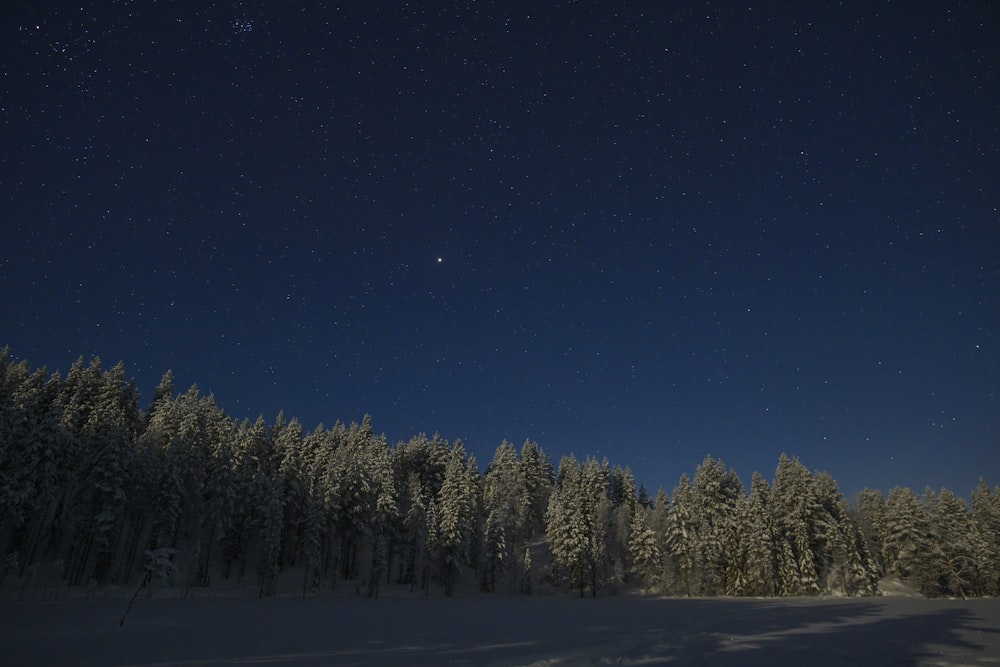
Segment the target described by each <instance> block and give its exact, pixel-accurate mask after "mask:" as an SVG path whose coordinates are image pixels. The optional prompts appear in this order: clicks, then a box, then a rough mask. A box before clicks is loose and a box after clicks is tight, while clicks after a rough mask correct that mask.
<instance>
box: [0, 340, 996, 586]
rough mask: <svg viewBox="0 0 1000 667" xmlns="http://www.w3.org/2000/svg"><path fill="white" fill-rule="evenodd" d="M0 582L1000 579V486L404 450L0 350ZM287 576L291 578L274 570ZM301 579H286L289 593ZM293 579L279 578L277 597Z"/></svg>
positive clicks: (115, 372)
mask: <svg viewBox="0 0 1000 667" xmlns="http://www.w3.org/2000/svg"><path fill="white" fill-rule="evenodd" d="M0 549H2V551H0V556H2V557H3V558H4V560H3V563H2V565H0V583H4V580H7V583H10V582H11V581H13V582H15V584H16V585H20V586H22V587H24V588H27V587H28V586H30V585H32V584H34V585H35V586H38V585H39V583H40V582H47V583H48V584H55V583H60V584H62V585H69V586H83V585H89V586H108V585H121V586H125V585H132V584H134V582H137V581H140V580H141V579H142V577H143V576H144V574H146V573H148V571H149V564H148V560H149V559H150V558H154V557H155V558H162V557H163V554H165V553H166V554H170V558H171V560H172V568H171V569H172V571H174V572H176V578H177V579H179V581H175V582H174V583H175V584H178V585H183V586H210V585H212V584H213V582H215V583H218V582H220V581H231V582H241V583H252V584H253V585H254V586H255V587H256V590H257V592H258V594H259V595H260V596H261V597H267V596H273V595H276V594H278V593H282V594H289V593H292V592H295V593H296V594H301V595H311V594H318V593H321V592H323V591H325V590H330V589H333V588H336V587H337V586H343V585H350V586H353V587H354V588H355V589H356V590H357V591H358V592H363V593H366V594H368V595H370V596H376V597H377V596H378V595H379V591H380V588H381V587H382V586H383V585H389V584H392V585H395V586H407V585H408V586H409V588H410V590H412V591H418V590H419V591H423V592H426V593H428V594H429V593H430V592H431V591H432V590H435V591H442V592H443V593H444V594H445V595H451V594H452V592H453V590H454V587H455V585H456V583H457V582H458V581H463V582H469V581H470V578H474V583H475V585H476V586H477V587H478V588H479V589H481V590H483V591H486V592H503V593H520V594H531V593H532V592H534V591H538V590H542V589H545V590H564V591H573V592H575V593H578V594H579V595H581V596H582V595H594V596H596V595H599V594H600V595H603V594H611V593H614V592H615V591H617V590H619V589H623V588H625V587H630V588H641V589H643V590H646V591H649V592H652V593H657V594H666V595H687V596H715V595H732V596H791V595H796V596H798V595H820V594H839V595H873V594H877V593H878V587H879V581H880V580H881V579H882V578H883V577H885V576H886V575H893V576H895V577H898V578H899V579H901V580H902V581H905V582H908V583H909V584H910V585H911V586H913V587H915V588H917V589H918V590H919V591H921V592H922V593H924V594H926V595H932V596H933V595H955V596H957V595H961V596H982V595H997V594H998V593H1000V487H998V488H994V489H992V490H991V489H990V488H989V487H988V486H987V485H986V483H985V482H984V481H982V480H980V483H979V486H978V487H977V488H976V489H975V490H974V491H973V494H972V505H971V507H970V506H969V504H968V503H967V502H966V501H965V500H964V499H962V498H959V497H957V496H955V495H954V494H953V493H951V492H950V491H948V490H947V489H942V490H941V491H940V492H934V491H931V490H930V489H928V490H927V491H925V493H924V494H923V495H922V496H918V495H917V494H915V493H914V492H913V491H911V490H910V489H907V488H900V487H897V488H894V489H892V490H891V491H890V492H889V494H888V496H884V495H883V494H882V493H880V492H879V491H873V490H870V489H865V490H864V491H863V492H862V493H861V494H860V495H859V496H858V498H857V500H856V502H854V503H852V502H849V501H848V500H847V499H846V498H845V497H844V496H843V494H842V493H841V492H840V490H839V489H838V486H837V483H836V481H835V480H834V479H833V478H832V477H831V476H830V475H829V474H827V473H825V472H811V471H809V470H808V469H807V468H806V467H805V466H804V465H803V464H802V463H801V462H799V460H798V459H796V458H789V457H787V456H785V455H782V456H781V458H780V459H779V461H778V464H777V468H776V470H775V474H774V478H773V480H772V481H771V482H768V481H767V480H766V479H765V478H764V477H763V476H762V475H760V474H759V473H755V474H754V476H753V479H752V482H751V486H750V489H749V491H748V490H747V489H746V488H745V487H744V485H743V483H742V482H741V480H740V478H739V476H738V475H737V474H736V473H735V471H733V470H732V469H730V468H727V467H726V465H725V464H724V463H723V462H722V461H721V460H717V459H713V458H712V457H707V458H706V459H705V460H704V461H703V462H702V463H701V465H699V466H698V468H697V470H696V471H695V474H694V476H693V477H689V476H688V475H686V474H685V475H682V476H681V478H680V480H679V481H678V483H677V485H676V486H675V487H674V488H673V490H672V492H671V493H669V494H668V493H667V492H666V491H665V490H664V489H663V488H660V489H659V490H658V492H657V493H656V495H655V497H652V498H651V497H650V496H649V494H648V493H647V491H646V489H645V488H644V487H642V486H638V487H637V485H636V480H635V477H634V476H633V474H632V472H631V471H630V470H629V469H628V468H627V467H624V468H623V467H621V466H618V465H611V464H610V463H609V462H608V461H607V459H604V460H602V461H598V460H596V459H594V458H586V459H584V460H579V459H577V458H576V457H574V456H572V455H570V456H565V457H563V458H562V459H561V460H560V461H559V463H558V465H557V466H554V465H553V464H552V462H551V460H550V459H549V457H548V456H547V455H546V454H545V452H544V451H543V450H542V449H541V448H540V447H539V446H538V444H537V443H534V442H532V441H530V440H529V441H526V442H525V443H524V444H523V445H522V446H521V447H520V448H516V447H515V446H514V445H512V444H510V443H508V442H503V443H501V444H500V445H499V446H498V447H497V449H496V451H495V453H494V454H493V458H492V460H491V461H489V463H488V464H487V465H486V467H485V470H481V469H480V466H479V462H478V461H477V460H476V458H475V456H474V455H472V454H470V453H468V452H466V450H465V448H464V446H463V444H462V443H461V442H460V441H455V442H452V443H449V442H447V441H446V440H444V439H442V438H441V437H439V436H437V435H435V436H433V437H427V436H425V435H417V436H415V437H413V438H411V439H410V440H409V441H406V442H398V443H395V444H392V445H390V443H388V442H387V441H386V438H385V436H384V435H379V434H377V433H376V432H375V431H374V430H373V427H372V424H371V420H370V419H369V418H367V417H366V418H365V419H364V420H363V421H362V422H361V423H360V424H357V423H354V424H350V425H344V424H342V423H340V422H338V423H336V424H334V425H333V426H332V427H325V426H323V425H320V426H318V427H316V428H315V429H313V430H312V431H309V432H307V431H305V430H304V429H303V428H302V426H301V424H300V423H299V422H298V421H297V420H296V419H294V418H292V419H286V418H285V417H284V416H283V415H282V414H279V415H278V417H277V418H276V419H275V421H274V422H273V423H268V422H266V421H265V420H264V419H263V418H262V417H260V418H258V419H257V420H255V421H249V420H244V421H238V420H235V419H232V418H230V417H229V416H227V415H226V414H225V412H224V411H223V410H222V409H221V408H220V407H219V406H218V405H216V404H215V401H214V399H213V397H212V396H210V395H208V396H206V395H202V394H201V393H200V392H199V390H198V388H197V387H196V386H193V387H191V388H190V389H188V390H186V391H184V392H182V393H178V392H175V388H174V386H173V378H172V375H171V373H169V372H168V373H166V374H165V375H164V376H163V379H162V380H161V382H160V384H159V386H158V387H157V388H156V390H155V392H154V394H153V396H152V400H151V401H150V403H149V405H148V407H146V408H145V409H143V408H142V407H140V397H139V392H138V391H137V389H136V387H135V384H134V382H133V381H130V380H128V379H127V378H126V374H125V369H124V366H123V364H121V363H119V364H117V365H116V366H114V367H112V368H110V369H106V370H105V369H104V368H102V365H101V362H100V360H99V359H97V358H95V359H93V360H91V361H90V362H89V363H88V362H85V361H84V359H83V358H80V359H78V360H77V361H76V362H75V363H74V364H73V365H72V366H71V367H70V369H69V371H68V372H67V373H66V375H65V377H62V376H61V375H59V374H50V373H49V372H48V371H47V370H46V369H45V368H38V369H32V368H31V367H30V366H29V365H28V363H27V362H26V361H16V360H14V359H13V358H12V357H11V354H10V351H9V349H6V348H5V349H3V350H2V351H0ZM279 575H280V576H279ZM289 581H294V582H295V583H294V591H291V590H288V587H289V585H290V584H289V583H288V582H289ZM279 586H281V587H283V588H282V589H281V590H279Z"/></svg>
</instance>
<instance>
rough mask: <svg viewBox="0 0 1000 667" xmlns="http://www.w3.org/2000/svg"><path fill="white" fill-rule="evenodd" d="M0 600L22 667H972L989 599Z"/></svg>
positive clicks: (2, 650)
mask: <svg viewBox="0 0 1000 667" xmlns="http://www.w3.org/2000/svg"><path fill="white" fill-rule="evenodd" d="M126 603H127V600H125V599H122V598H117V597H116V598H113V599H95V600H76V601H61V602H2V603H0V663H2V664H4V665H10V666H15V665H16V666H27V665H102V666H104V665H134V666H139V665H141V666H143V667H152V666H154V665H155V666H161V665H182V666H195V665H197V666H199V667H201V666H205V665H365V666H368V665H449V664H453V665H462V664H468V665H532V666H536V667H542V666H555V665H559V666H562V665H605V664H609V665H610V664H623V665H660V664H667V665H734V666H735V665H740V666H745V665H762V666H763V665H768V666H770V665H781V664H785V665H814V666H815V665H862V664H865V665H888V664H894V665H987V664H990V663H1000V600H970V601H962V600H925V599H913V598H906V597H887V598H866V599H791V600H789V599H781V600H772V599H768V600H756V599H663V598H637V597H624V596H623V597H607V598H597V599H590V598H584V599H579V598H574V597H531V598H527V597H496V598H494V597H470V598H451V599H441V598H421V599H406V598H383V599H380V600H371V599H367V598H312V599H294V598H277V599H269V600H256V599H253V600H248V599H238V598H228V599H227V598H200V599H155V598H154V599H142V598H140V599H139V600H137V601H136V604H135V606H134V607H133V608H132V611H131V613H130V615H129V617H128V619H127V621H126V623H125V625H124V627H119V626H118V620H119V618H120V617H121V614H122V612H123V611H124V608H125V604H126Z"/></svg>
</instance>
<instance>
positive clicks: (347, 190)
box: [0, 0, 1000, 495]
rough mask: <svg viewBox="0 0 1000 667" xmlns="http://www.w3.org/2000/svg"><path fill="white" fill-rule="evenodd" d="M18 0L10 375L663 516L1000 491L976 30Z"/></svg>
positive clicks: (7, 160) (851, 19)
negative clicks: (132, 392) (717, 490)
mask: <svg viewBox="0 0 1000 667" xmlns="http://www.w3.org/2000/svg"><path fill="white" fill-rule="evenodd" d="M12 5H13V6H12V7H11V6H10V5H8V7H7V9H5V12H4V13H5V15H4V18H3V19H2V21H0V55H2V57H0V215H2V223H0V224H2V236H3V243H2V247H0V312H2V317H0V345H9V346H10V347H11V353H12V355H13V356H14V357H15V358H18V359H22V358H23V359H27V360H28V361H29V362H30V363H31V364H32V365H33V366H43V365H44V366H48V367H49V368H50V369H51V370H60V371H62V372H65V371H66V370H67V369H68V367H69V365H70V364H71V363H72V362H73V361H74V360H75V359H76V358H77V357H79V356H80V355H83V356H84V357H86V358H87V359H89V358H90V357H91V356H93V355H98V356H100V357H101V359H102V360H103V361H104V363H105V366H106V367H109V366H110V365H112V364H114V363H115V362H117V361H119V360H122V361H124V362H125V364H126V369H127V373H128V374H129V375H130V376H134V377H135V378H136V381H137V383H138V385H139V387H140V389H141V391H142V392H143V398H144V401H148V400H149V398H150V397H151V394H152V389H153V387H155V385H156V384H157V383H158V381H159V379H160V376H161V375H162V374H163V372H164V371H166V370H167V369H172V370H173V372H174V374H175V379H176V385H177V388H178V389H179V390H182V389H184V388H186V387H188V386H190V385H191V384H192V383H197V384H198V386H199V387H200V389H201V390H202V391H203V392H206V393H207V392H212V393H213V394H214V395H215V398H216V400H217V402H218V403H219V404H220V405H221V406H222V407H223V408H224V409H225V410H226V412H227V413H228V414H230V415H231V416H233V417H237V418H244V417H246V418H251V419H252V418H255V417H256V416H257V415H258V414H263V415H264V416H265V417H266V418H267V419H268V420H269V421H270V420H273V418H274V417H275V416H276V414H277V413H278V411H279V410H281V409H284V410H285V412H286V415H288V416H297V417H298V418H299V419H300V420H301V421H302V423H303V425H304V427H305V428H306V429H307V430H311V429H312V428H313V427H314V426H316V425H317V424H318V423H320V422H323V423H325V424H327V425H330V424H332V423H333V422H334V421H336V420H341V421H344V422H350V421H358V420H360V419H361V418H362V416H363V415H364V414H366V413H369V414H371V416H372V419H373V421H374V426H375V429H376V431H379V432H384V433H385V434H386V436H387V437H388V439H389V441H390V442H395V441H398V440H405V439H409V438H410V437H411V436H413V435H415V434H417V433H419V432H426V433H427V434H428V435H430V434H433V433H434V432H440V434H441V435H442V436H443V437H445V438H447V439H449V440H454V439H458V438H460V439H462V440H463V441H464V442H465V444H466V447H467V448H468V450H469V451H470V452H473V453H475V454H476V456H477V458H478V459H479V461H480V463H481V465H485V464H486V463H487V462H488V461H489V459H490V458H491V456H492V453H493V451H494V450H495V448H496V446H497V445H498V444H499V443H500V442H501V441H502V440H503V439H508V440H510V441H511V442H513V443H515V444H516V445H518V446H519V445H520V444H521V443H522V442H523V441H524V439H525V438H531V439H533V440H535V441H537V442H538V443H539V444H540V445H541V446H542V447H543V448H544V449H545V450H546V451H547V452H548V453H549V454H550V455H551V456H552V458H553V460H554V461H556V462H558V459H559V458H560V457H561V456H562V455H563V454H567V453H569V452H575V453H576V454H577V455H578V456H580V457H583V456H586V455H588V454H590V455H595V456H598V457H604V456H607V457H608V458H609V460H610V461H611V463H613V464H620V465H623V466H626V465H627V466H630V467H631V468H632V469H633V470H634V471H635V472H636V475H637V478H638V480H639V481H640V482H641V483H643V484H645V485H646V486H648V487H649V488H650V491H651V492H653V491H655V489H656V487H657V486H660V485H662V486H664V487H665V488H666V489H667V490H670V489H672V487H673V486H674V485H675V484H676V482H677V479H678V477H679V476H680V474H681V473H682V472H688V473H689V474H690V473H693V472H694V470H695V468H696V467H697V465H698V464H699V463H700V462H701V460H702V459H703V458H704V457H705V455H707V454H710V455H712V456H714V457H716V458H722V459H723V460H724V461H725V462H726V463H727V464H729V465H730V466H732V467H734V468H735V469H736V471H737V472H738V473H739V474H740V475H741V476H742V477H743V479H744V481H745V482H746V483H747V484H749V481H750V474H751V473H752V472H753V471H754V470H760V471H761V472H762V473H764V475H765V476H766V477H767V478H770V477H771V476H772V475H773V471H774V467H775V464H776V462H777V459H778V456H779V454H780V453H781V452H786V453H788V454H789V455H796V456H798V457H799V458H800V459H801V460H802V461H803V463H805V464H806V465H807V466H808V467H810V468H815V469H824V470H827V471H829V472H830V473H831V474H832V475H833V476H834V477H835V478H836V479H837V480H838V481H839V482H840V484H841V488H842V490H843V491H844V492H845V493H847V494H848V495H851V494H854V493H856V492H857V491H859V490H860V489H862V488H864V487H866V486H869V487H873V488H880V489H882V490H883V491H888V489H889V488H891V487H892V486H895V485H904V486H909V487H911V488H913V489H915V490H918V491H922V490H923V488H924V486H925V485H930V486H932V487H935V488H938V487H940V486H947V487H948V488H951V489H952V490H954V491H956V492H957V493H959V494H962V495H965V494H967V493H968V492H969V491H970V490H971V489H972V488H973V487H974V486H975V484H976V482H977V480H978V478H979V476H980V475H984V476H985V477H986V479H987V481H988V482H990V483H991V484H998V483H1000V339H998V337H1000V213H998V206H1000V189H998V187H997V184H998V182H1000V121H998V119H1000V77H998V67H1000V51H998V49H997V47H996V44H997V43H998V40H1000V11H998V10H997V8H996V7H995V6H992V5H991V4H990V3H981V2H948V3H940V2H916V1H915V2H891V3H890V2H882V1H865V2H842V3H840V2H808V3H805V2H768V3H759V4H758V3H753V2H750V3H733V2H692V3H665V2H664V3H660V2H583V1H581V2H546V3H537V2H516V1H515V2H471V1H467V2H432V1H429V2H411V3H406V2H384V3H382V2H352V1H347V2H341V3H319V2H297V1H289V2H264V1H257V2H251V1H236V2H206V1H204V0H199V1H198V2H194V1H191V2H187V1H176V2H169V1H168V2H163V1H161V2H127V1H118V2H90V1H87V0H80V1H79V2H75V3H69V2H52V1H46V0H41V1H34V0H32V1H31V2H27V1H25V0H21V1H15V2H14V3H12Z"/></svg>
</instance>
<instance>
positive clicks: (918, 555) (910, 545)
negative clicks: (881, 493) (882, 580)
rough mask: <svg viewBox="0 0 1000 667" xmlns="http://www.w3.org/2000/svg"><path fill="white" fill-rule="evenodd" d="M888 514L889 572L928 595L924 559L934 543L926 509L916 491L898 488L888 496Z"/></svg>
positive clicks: (886, 521)
mask: <svg viewBox="0 0 1000 667" xmlns="http://www.w3.org/2000/svg"><path fill="white" fill-rule="evenodd" d="M885 510H886V511H885V533H886V534H885V552H884V557H885V564H886V570H887V572H889V573H890V574H895V575H897V576H899V577H900V578H902V579H904V580H909V581H912V582H913V583H915V584H916V585H917V586H918V587H919V588H920V589H921V590H924V591H925V592H926V588H927V586H928V585H929V582H928V577H927V576H926V575H927V571H926V563H925V560H924V559H926V557H927V555H928V553H929V551H930V547H931V543H930V540H929V539H928V538H929V526H928V521H927V516H926V514H925V511H924V507H923V506H922V505H921V502H920V499H919V498H918V497H917V495H916V494H915V493H914V492H913V491H911V490H910V489H908V488H904V487H898V486H897V487H895V488H893V489H892V490H891V491H890V492H889V497H888V499H887V501H886V508H885Z"/></svg>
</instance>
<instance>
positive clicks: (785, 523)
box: [771, 454, 822, 595]
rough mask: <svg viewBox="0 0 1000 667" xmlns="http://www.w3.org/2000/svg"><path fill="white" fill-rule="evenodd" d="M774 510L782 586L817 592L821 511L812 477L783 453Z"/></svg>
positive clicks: (798, 591) (788, 590) (784, 589)
mask: <svg viewBox="0 0 1000 667" xmlns="http://www.w3.org/2000/svg"><path fill="white" fill-rule="evenodd" d="M771 499H772V504H771V510H772V518H773V521H774V527H775V537H776V541H777V542H778V547H779V549H780V550H779V552H778V566H779V567H778V575H779V578H780V579H781V582H780V585H779V588H780V590H781V591H782V594H785V595H815V594H817V593H818V592H819V590H820V588H819V574H818V571H817V553H816V552H815V551H814V542H815V540H816V538H817V533H818V529H817V526H818V524H819V522H820V521H821V520H822V519H821V517H820V513H821V511H822V509H821V507H820V504H819V502H818V501H817V498H816V491H815V489H814V486H813V478H812V475H811V474H810V473H809V471H808V470H807V469H806V467H805V466H804V465H802V464H801V463H800V462H799V460H798V459H790V458H788V457H787V456H785V455H784V454H782V455H781V457H780V458H779V459H778V467H777V470H776V471H775V477H774V486H773V489H772V493H771Z"/></svg>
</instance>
